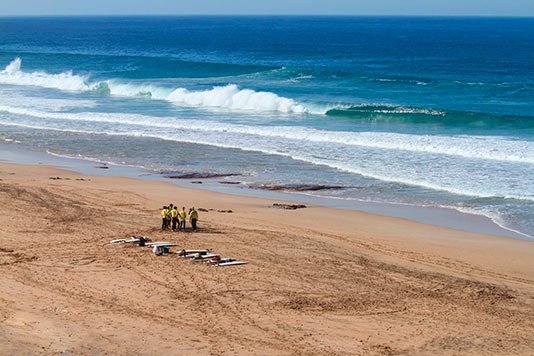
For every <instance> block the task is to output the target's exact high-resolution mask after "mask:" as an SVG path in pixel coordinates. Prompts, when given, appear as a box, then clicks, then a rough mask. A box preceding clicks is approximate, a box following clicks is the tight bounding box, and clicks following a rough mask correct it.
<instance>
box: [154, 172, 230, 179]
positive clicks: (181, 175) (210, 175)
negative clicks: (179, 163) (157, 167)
mask: <svg viewBox="0 0 534 356" xmlns="http://www.w3.org/2000/svg"><path fill="white" fill-rule="evenodd" d="M163 174H165V177H166V178H169V179H209V178H224V177H234V176H239V175H240V174H237V173H210V172H191V173H179V174H171V173H170V172H168V173H165V172H164V173H163Z"/></svg>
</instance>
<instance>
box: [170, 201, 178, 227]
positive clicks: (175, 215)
mask: <svg viewBox="0 0 534 356" xmlns="http://www.w3.org/2000/svg"><path fill="white" fill-rule="evenodd" d="M171 219H172V231H176V229H177V224H178V210H176V207H175V206H173V207H172V209H171Z"/></svg>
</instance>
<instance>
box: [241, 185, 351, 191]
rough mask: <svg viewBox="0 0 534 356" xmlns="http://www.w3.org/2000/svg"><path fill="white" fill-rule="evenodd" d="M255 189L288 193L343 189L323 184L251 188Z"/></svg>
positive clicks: (338, 186)
mask: <svg viewBox="0 0 534 356" xmlns="http://www.w3.org/2000/svg"><path fill="white" fill-rule="evenodd" d="M251 187H252V188H256V189H265V190H273V191H289V192H312V191H318V190H335V189H345V188H347V187H344V186H342V185H324V184H284V185H268V184H262V185H256V186H251Z"/></svg>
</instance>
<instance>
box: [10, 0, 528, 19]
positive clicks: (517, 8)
mask: <svg viewBox="0 0 534 356" xmlns="http://www.w3.org/2000/svg"><path fill="white" fill-rule="evenodd" d="M119 14H124V15H128V14H129V15H148V14H166V15H173V14H177V15H180V14H225V15H229V14H236V15H240V14H268V15H274V14H299V15H309V14H322V15H334V14H336V15H446V16H534V0H0V16H11V15H119Z"/></svg>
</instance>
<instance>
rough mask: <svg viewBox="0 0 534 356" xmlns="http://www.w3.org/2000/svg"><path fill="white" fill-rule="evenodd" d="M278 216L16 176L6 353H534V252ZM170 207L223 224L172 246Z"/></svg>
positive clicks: (104, 184) (237, 204) (5, 228)
mask: <svg viewBox="0 0 534 356" xmlns="http://www.w3.org/2000/svg"><path fill="white" fill-rule="evenodd" d="M50 177H61V178H62V179H50ZM275 202H278V201H273V200H268V199H257V198H249V197H241V196H234V195H225V194H219V193H214V192H209V191H205V190H195V189H186V188H182V187H178V186H176V185H173V184H171V183H165V182H158V181H142V180H136V179H130V178H121V177H100V176H87V175H80V174H77V173H73V172H69V171H63V170H59V169H56V168H52V167H47V166H39V165H33V166H30V165H16V164H8V163H1V164H0V210H1V214H0V348H1V353H2V354H57V353H61V352H64V353H71V354H104V353H108V354H131V355H133V354H141V355H151V354H169V355H170V354H173V355H176V354H188V355H189V354H206V355H208V354H215V355H219V354H225V355H226V354H227V355H231V354H257V355H260V354H261V355H266V354H276V355H285V354H310V355H312V354H313V355H318V354H350V355H533V354H534V248H533V246H534V245H533V243H532V242H529V241H521V240H515V239H511V238H502V237H497V236H490V235H482V234H474V233H467V232H461V231H457V230H453V229H447V228H441V227H435V226H431V225H425V224H421V223H415V222H411V221H408V220H403V219H399V218H390V217H383V216H377V215H371V214H367V213H360V212H354V211H343V210H336V209H330V208H321V207H313V206H312V207H308V208H305V209H298V210H282V209H275V208H272V204H273V203H275ZM169 203H175V204H177V205H179V206H180V207H181V206H186V207H190V206H195V207H197V208H204V209H214V210H212V211H209V212H202V211H201V212H200V223H199V225H200V231H199V232H197V233H190V232H187V233H171V232H161V231H160V230H159V226H160V217H159V209H160V208H161V206H162V205H167V204H169ZM217 210H232V213H224V212H218V211H217ZM131 234H136V235H148V236H150V237H151V238H152V239H153V240H165V241H172V242H175V243H177V244H178V246H179V247H180V248H212V249H214V251H216V252H218V253H220V254H221V255H223V256H227V257H234V258H239V259H242V260H245V261H248V262H249V264H247V265H243V266H235V267H225V268H214V267H209V266H204V265H201V264H197V263H193V262H191V261H187V260H182V259H179V258H177V257H176V256H170V255H166V256H161V257H156V256H155V255H154V254H152V253H151V252H150V250H149V249H147V248H141V247H135V246H127V245H111V244H109V241H110V240H112V239H115V238H122V237H128V236H129V235H131Z"/></svg>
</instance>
